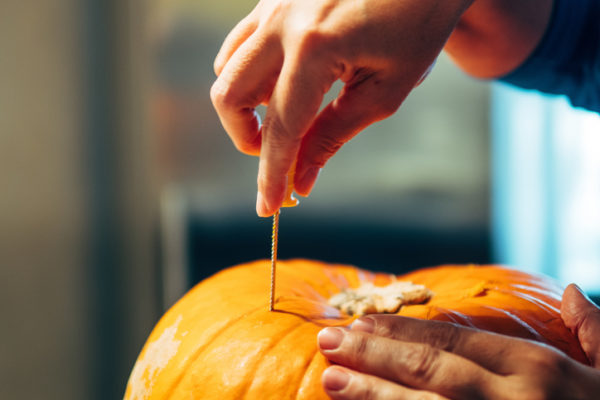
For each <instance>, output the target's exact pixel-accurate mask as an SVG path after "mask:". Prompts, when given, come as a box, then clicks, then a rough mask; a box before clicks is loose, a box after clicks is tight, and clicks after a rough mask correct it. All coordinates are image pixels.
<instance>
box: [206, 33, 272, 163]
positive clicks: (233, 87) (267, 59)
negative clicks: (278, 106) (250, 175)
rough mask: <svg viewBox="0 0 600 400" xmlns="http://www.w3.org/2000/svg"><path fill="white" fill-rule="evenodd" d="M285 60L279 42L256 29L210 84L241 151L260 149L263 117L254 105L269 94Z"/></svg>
mask: <svg viewBox="0 0 600 400" xmlns="http://www.w3.org/2000/svg"><path fill="white" fill-rule="evenodd" d="M282 60H283V53H282V51H281V46H280V45H279V44H278V42H277V41H274V40H269V39H266V38H265V37H264V36H261V32H260V31H256V32H255V34H253V35H252V37H250V38H249V39H248V40H246V42H244V44H242V45H241V46H240V47H239V48H238V50H237V51H236V52H235V54H234V55H233V56H232V57H231V59H230V60H229V62H228V63H227V65H226V66H225V68H224V69H223V71H222V72H221V74H220V75H219V77H218V78H217V80H216V81H215V83H214V84H213V86H212V88H211V99H212V102H213V105H214V107H215V109H216V111H217V114H218V115H219V118H220V120H221V123H222V125H223V128H224V129H225V131H226V132H227V134H228V135H229V137H230V138H231V140H232V141H233V143H234V145H235V146H236V147H237V149H238V150H239V151H241V152H242V153H246V154H251V155H258V154H259V153H260V146H261V136H260V117H259V116H258V114H257V113H256V111H255V107H256V106H258V105H259V104H260V103H261V102H263V101H264V100H265V99H266V98H268V97H269V96H270V94H271V91H272V90H273V87H274V85H275V82H276V80H277V76H278V75H279V70H280V68H281V65H282Z"/></svg>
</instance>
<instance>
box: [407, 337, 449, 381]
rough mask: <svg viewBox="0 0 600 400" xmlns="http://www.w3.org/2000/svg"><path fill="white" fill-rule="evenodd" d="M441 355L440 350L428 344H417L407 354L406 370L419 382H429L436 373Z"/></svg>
mask: <svg viewBox="0 0 600 400" xmlns="http://www.w3.org/2000/svg"><path fill="white" fill-rule="evenodd" d="M439 356H440V350H438V349H436V348H433V347H431V346H428V345H422V344H415V345H414V346H412V347H411V350H410V351H408V353H407V354H406V360H405V362H406V366H407V367H406V368H407V371H406V372H407V373H408V374H409V375H410V376H411V377H413V378H414V379H415V380H416V381H417V382H420V383H426V382H429V381H430V380H431V378H432V376H433V374H434V371H435V365H436V362H437V360H438V359H439ZM400 372H402V371H400ZM398 378H399V379H401V378H402V377H401V376H400V377H398Z"/></svg>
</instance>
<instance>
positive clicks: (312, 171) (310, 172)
mask: <svg viewBox="0 0 600 400" xmlns="http://www.w3.org/2000/svg"><path fill="white" fill-rule="evenodd" d="M320 173H321V168H319V167H310V168H309V169H307V170H306V171H305V172H304V174H303V175H302V176H301V177H300V179H299V180H298V185H296V187H297V189H298V191H299V192H301V193H303V194H305V195H308V194H309V193H310V191H311V190H312V188H313V186H314V185H315V182H316V181H317V178H318V177H319V174H320Z"/></svg>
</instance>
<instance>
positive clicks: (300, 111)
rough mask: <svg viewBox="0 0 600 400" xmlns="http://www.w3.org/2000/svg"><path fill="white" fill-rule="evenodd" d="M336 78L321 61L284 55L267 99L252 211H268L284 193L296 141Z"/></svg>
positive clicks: (263, 213)
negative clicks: (273, 86)
mask: <svg viewBox="0 0 600 400" xmlns="http://www.w3.org/2000/svg"><path fill="white" fill-rule="evenodd" d="M336 79H337V76H336V75H335V73H333V72H332V71H330V70H329V69H328V67H327V66H326V65H324V63H321V62H320V60H315V59H308V58H306V59H304V60H303V61H302V63H300V62H296V61H294V60H293V59H290V58H286V60H285V61H284V65H283V67H282V69H281V75H280V76H279V79H278V80H277V84H276V85H275V88H274V90H273V94H272V96H271V98H270V100H269V107H268V109H267V114H266V116H265V121H264V125H263V129H262V145H261V151H260V162H259V172H258V192H259V196H258V199H257V205H256V211H257V213H258V215H260V216H269V215H272V214H273V213H274V212H275V211H276V210H278V209H279V207H280V206H281V204H282V202H283V197H284V195H285V189H286V182H287V177H286V175H287V172H288V171H289V170H290V168H291V167H292V165H293V163H294V161H295V160H296V157H297V155H298V150H299V148H300V142H301V139H302V137H303V136H304V135H305V133H306V131H307V129H308V127H309V126H310V125H311V124H312V122H313V120H314V118H315V115H316V114H317V112H318V110H319V106H320V104H321V102H322V100H323V96H324V94H325V93H326V92H327V90H328V89H329V87H330V86H331V84H332V83H333V82H334V81H335V80H336Z"/></svg>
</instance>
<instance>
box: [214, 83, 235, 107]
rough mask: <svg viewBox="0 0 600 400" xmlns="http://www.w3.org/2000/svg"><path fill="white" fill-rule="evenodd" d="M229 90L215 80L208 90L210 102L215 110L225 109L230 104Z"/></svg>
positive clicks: (230, 95)
mask: <svg viewBox="0 0 600 400" xmlns="http://www.w3.org/2000/svg"><path fill="white" fill-rule="evenodd" d="M231 93H232V92H231V90H230V89H229V88H228V87H226V85H224V84H223V83H222V81H220V80H219V79H217V80H216V81H215V83H213V85H212V86H211V88H210V100H211V101H212V103H213V104H214V106H215V108H217V110H221V109H224V108H227V107H228V106H229V105H230V104H231V103H232V94H231Z"/></svg>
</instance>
